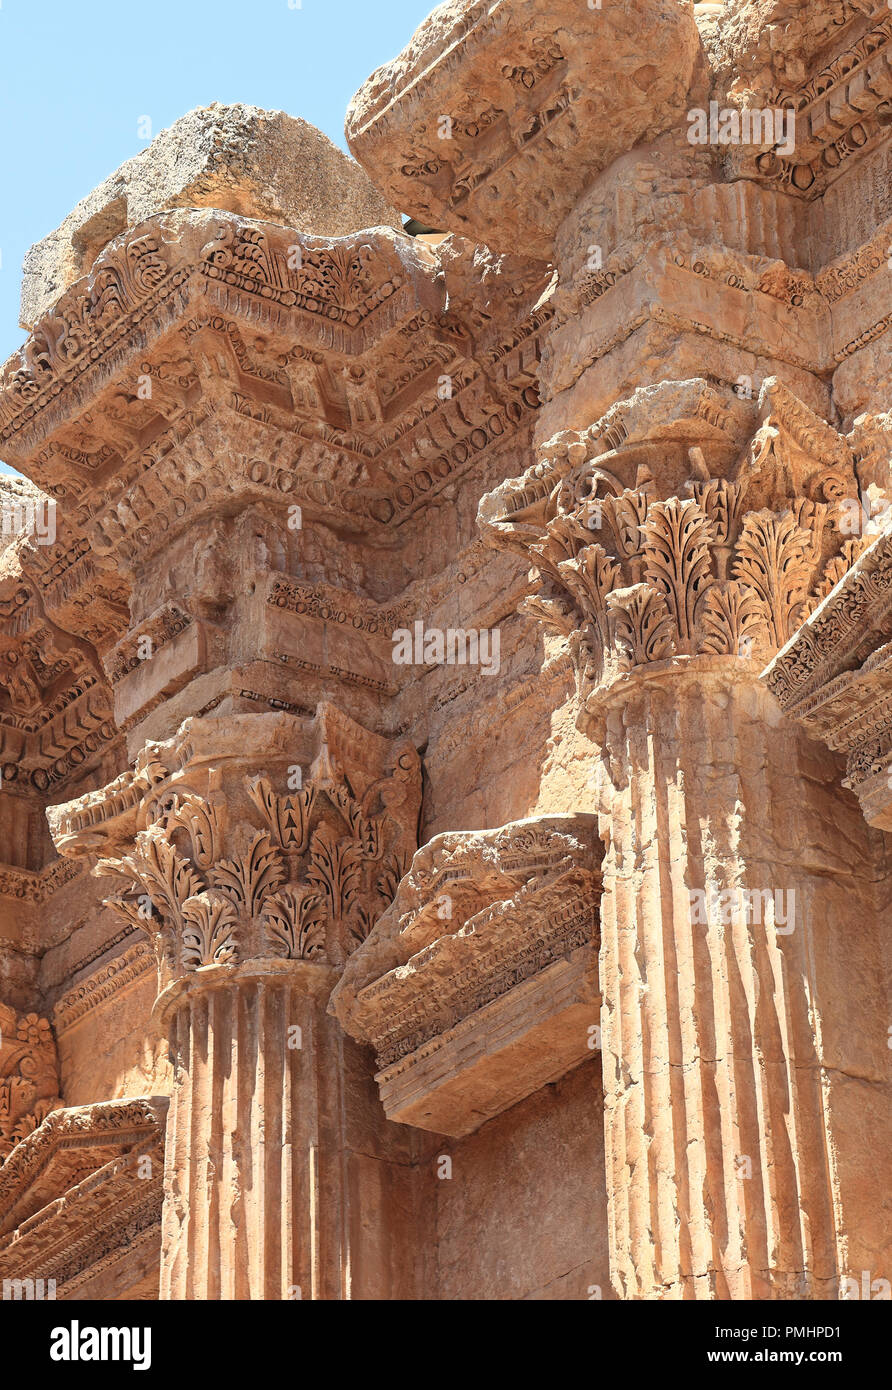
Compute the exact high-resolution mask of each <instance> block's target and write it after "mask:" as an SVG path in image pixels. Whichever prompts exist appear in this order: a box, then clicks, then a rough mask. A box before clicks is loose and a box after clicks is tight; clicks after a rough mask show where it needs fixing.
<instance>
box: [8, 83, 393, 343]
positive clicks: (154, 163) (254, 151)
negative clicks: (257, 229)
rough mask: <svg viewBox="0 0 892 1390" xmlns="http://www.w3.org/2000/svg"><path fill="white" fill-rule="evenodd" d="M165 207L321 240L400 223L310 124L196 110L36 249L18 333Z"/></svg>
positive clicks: (28, 264) (224, 109)
mask: <svg viewBox="0 0 892 1390" xmlns="http://www.w3.org/2000/svg"><path fill="white" fill-rule="evenodd" d="M165 208H224V209H226V210H227V211H228V212H238V213H242V214H243V215H244V216H247V217H258V218H261V219H263V220H266V221H270V222H282V223H285V224H286V225H290V226H293V227H296V228H298V229H299V230H301V231H307V232H314V233H315V234H316V235H317V236H345V235H346V234H347V233H349V232H355V231H358V230H359V228H361V227H376V226H379V225H382V226H390V227H399V225H400V219H399V216H398V214H397V212H396V211H395V210H394V208H392V207H391V206H390V204H389V203H387V202H386V201H385V200H384V199H383V198H382V197H381V196H380V194H379V193H378V192H377V191H376V189H375V188H373V187H372V185H371V183H370V182H369V180H368V179H367V178H366V177H365V176H364V175H363V172H362V170H361V169H359V168H358V167H357V166H356V164H354V162H353V161H352V160H351V159H349V158H348V157H347V156H346V155H345V154H343V153H342V151H341V150H339V149H338V148H337V146H336V145H333V144H332V143H331V141H330V140H329V139H328V137H327V136H325V135H323V134H322V132H321V131H320V130H316V129H315V127H314V126H311V125H308V124H307V122H306V121H302V120H299V119H297V118H296V117H294V116H288V115H286V114H285V112H284V111H262V110H260V108H259V107H256V106H240V105H236V106H221V105H220V104H219V103H214V105H212V106H200V107H197V108H196V110H194V111H190V112H189V113H188V115H185V116H181V117H180V119H179V120H178V121H174V123H173V125H172V126H170V127H169V128H168V129H167V130H163V131H162V132H161V133H160V135H157V136H156V137H155V139H154V140H153V141H152V143H151V144H150V145H149V146H148V147H147V148H146V149H145V150H143V151H142V152H141V153H140V154H138V155H136V156H134V158H133V159H128V160H127V162H126V164H122V165H121V167H120V169H116V170H115V172H114V173H113V174H110V175H109V177H108V178H107V179H106V180H105V182H104V183H101V184H100V185H99V187H98V188H94V190H93V192H92V193H90V194H88V196H87V197H86V198H84V199H83V201H82V202H80V203H78V205H77V207H76V208H75V209H74V210H73V212H71V213H70V214H69V215H68V217H66V219H65V221H64V222H63V223H62V224H61V226H59V227H57V228H56V230H55V231H54V232H51V233H50V234H49V236H46V237H44V239H43V240H42V241H39V242H37V243H36V245H34V246H32V248H31V250H30V251H29V252H28V255H27V257H26V259H25V268H24V275H23V280H22V306H21V326H22V327H23V328H32V327H33V326H34V324H35V323H36V322H37V320H38V319H39V318H40V317H41V315H42V314H44V313H45V312H46V310H47V309H48V308H49V307H50V305H51V304H52V303H53V302H54V301H55V300H56V299H58V297H59V295H60V294H61V293H62V291H63V290H66V289H67V288H68V286H69V285H70V284H72V283H73V282H74V281H75V280H79V279H80V277H81V276H82V275H85V274H87V273H88V271H89V270H90V269H91V267H92V265H93V263H94V261H95V260H96V257H97V256H98V255H99V253H100V252H101V251H102V250H103V249H104V248H105V247H106V246H107V245H108V243H109V242H110V241H112V240H113V239H114V238H115V237H118V236H120V235H121V234H122V233H124V232H126V231H127V229H128V228H130V227H136V226H138V225H139V223H140V222H144V221H145V220H146V218H147V217H151V216H153V215H154V214H155V213H158V212H161V211H162V210H163V209H165Z"/></svg>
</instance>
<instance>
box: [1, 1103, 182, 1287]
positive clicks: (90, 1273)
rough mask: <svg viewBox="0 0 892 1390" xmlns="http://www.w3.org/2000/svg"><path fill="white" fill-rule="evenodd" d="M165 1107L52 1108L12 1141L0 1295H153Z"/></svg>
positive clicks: (5, 1174) (4, 1174) (5, 1172)
mask: <svg viewBox="0 0 892 1390" xmlns="http://www.w3.org/2000/svg"><path fill="white" fill-rule="evenodd" d="M167 1105H168V1102H167V1097H166V1096H151V1097H145V1098H139V1099H135V1098H134V1099H126V1100H113V1101H101V1102H98V1103H97V1104H95V1105H85V1106H79V1107H77V1108H74V1109H63V1110H57V1111H55V1112H54V1113H53V1114H52V1115H50V1116H48V1118H47V1119H45V1120H44V1121H43V1123H42V1124H41V1125H40V1126H39V1127H38V1128H37V1129H35V1130H34V1131H33V1133H32V1134H31V1135H30V1136H29V1137H28V1138H27V1139H26V1140H24V1142H22V1143H21V1144H19V1146H18V1148H17V1149H16V1150H15V1154H14V1156H13V1157H12V1158H11V1159H10V1160H9V1161H7V1163H6V1164H5V1165H4V1166H3V1167H2V1168H0V1279H2V1281H3V1284H4V1290H6V1284H7V1281H10V1292H9V1293H8V1295H7V1293H6V1292H4V1297H7V1296H8V1297H9V1298H11V1299H13V1300H14V1299H22V1298H31V1299H33V1298H35V1297H38V1298H48V1297H49V1298H56V1299H82V1298H102V1299H108V1298H115V1299H117V1298H157V1296H158V1274H157V1270H158V1258H159V1254H160V1242H161V1204H162V1195H163V1188H162V1173H163V1166H164V1126H165V1120H166V1115H167ZM22 1281H24V1282H22ZM35 1286H37V1287H38V1288H39V1289H40V1292H38V1293H36V1294H35V1291H34V1290H35ZM50 1290H51V1291H50Z"/></svg>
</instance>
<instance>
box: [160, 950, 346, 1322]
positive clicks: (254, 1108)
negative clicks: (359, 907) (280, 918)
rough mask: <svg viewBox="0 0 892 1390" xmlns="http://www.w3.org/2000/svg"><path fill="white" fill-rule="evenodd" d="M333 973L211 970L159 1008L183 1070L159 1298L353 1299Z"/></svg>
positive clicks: (299, 965) (313, 968) (268, 967)
mask: <svg viewBox="0 0 892 1390" xmlns="http://www.w3.org/2000/svg"><path fill="white" fill-rule="evenodd" d="M336 977H337V972H335V971H333V970H332V969H331V968H330V967H326V966H324V965H313V964H311V963H303V962H298V961H276V960H266V961H257V962H252V963H250V964H249V965H246V966H239V967H236V969H235V970H232V969H231V968H229V967H226V966H222V967H218V968H213V967H212V968H211V970H210V971H209V972H208V973H207V974H200V975H195V976H192V977H190V978H189V979H187V980H185V981H182V982H178V983H176V984H175V985H173V986H171V987H170V988H169V989H168V990H167V991H166V993H165V994H164V995H162V996H161V998H160V999H159V1001H158V1006H157V1013H158V1017H159V1022H162V1023H163V1024H165V1025H166V1026H167V1029H168V1036H169V1039H170V1054H171V1058H172V1059H173V1063H174V1069H175V1079H174V1089H173V1095H172V1097H171V1109H170V1128H169V1130H168V1140H167V1149H166V1158H165V1180H164V1185H165V1205H164V1219H163V1236H162V1258H161V1297H162V1298H163V1299H185V1298H206V1299H289V1298H291V1299H294V1298H303V1299H319V1298H325V1299H344V1298H349V1296H350V1268H349V1258H348V1252H347V1250H346V1249H345V1248H344V1247H345V1241H344V1240H343V1239H342V1233H343V1221H344V1193H343V1183H342V1179H343V1173H342V1170H341V1152H340V1142H339V1141H340V1134H339V1126H338V1117H339V1114H340V1112H341V1109H342V1106H343V1093H342V1077H341V1073H340V1068H339V1057H338V1041H337V1039H336V1038H335V1037H334V1036H333V1033H334V1030H333V1029H332V1026H331V1021H330V1020H328V1021H326V1018H325V1004H326V1001H327V997H328V993H329V991H330V989H331V986H332V984H333V982H334V979H336Z"/></svg>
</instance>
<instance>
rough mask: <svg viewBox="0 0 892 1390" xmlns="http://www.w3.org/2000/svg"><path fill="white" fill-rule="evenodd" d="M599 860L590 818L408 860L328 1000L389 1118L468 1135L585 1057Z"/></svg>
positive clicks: (480, 836)
mask: <svg viewBox="0 0 892 1390" xmlns="http://www.w3.org/2000/svg"><path fill="white" fill-rule="evenodd" d="M600 854H601V850H600V843H599V841H598V838H597V832H596V825H595V818H594V817H592V816H551V817H542V818H538V819H533V820H529V821H519V822H516V823H515V824H512V825H507V826H503V827H501V829H499V830H488V831H473V832H466V833H447V834H444V835H437V836H435V837H434V839H433V840H431V841H430V843H429V844H428V845H426V846H425V847H424V849H422V850H419V851H418V853H417V854H416V855H415V858H414V860H413V861H412V866H411V868H410V869H409V872H408V873H407V875H406V877H405V878H404V879H403V881H402V882H401V883H400V885H399V888H398V889H397V892H396V897H395V898H394V901H393V904H392V906H391V907H390V908H389V909H388V911H387V912H386V913H385V914H384V916H383V917H382V918H381V920H380V922H379V923H378V925H377V927H376V928H375V929H374V930H373V931H372V933H371V934H370V935H369V937H368V939H367V941H366V942H365V944H364V945H363V946H362V947H360V949H359V950H358V951H357V952H356V953H355V954H354V955H353V956H352V957H351V959H350V961H349V962H348V964H347V967H346V969H345V971H344V975H343V977H342V979H341V981H340V983H339V984H338V985H337V987H336V989H335V991H334V993H333V994H332V1000H331V1009H332V1011H333V1012H334V1013H335V1014H336V1016H337V1017H338V1018H339V1019H340V1021H341V1023H342V1024H343V1025H344V1027H345V1028H346V1029H347V1031H348V1032H350V1033H352V1034H353V1035H354V1036H355V1037H357V1038H359V1039H360V1040H361V1041H363V1042H369V1043H371V1045H372V1046H373V1047H374V1049H375V1053H376V1056H377V1060H378V1067H379V1074H378V1077H377V1080H378V1084H379V1088H380V1092H381V1099H382V1102H383V1104H384V1108H385V1110H386V1112H387V1114H388V1116H389V1117H390V1118H391V1119H394V1120H399V1121H400V1122H401V1123H404V1124H414V1125H418V1126H419V1127H420V1128H422V1129H432V1130H435V1131H438V1132H440V1133H446V1134H466V1133H469V1132H470V1131H471V1130H474V1129H477V1128H478V1127H479V1126H480V1125H481V1124H483V1123H484V1121H485V1120H487V1119H489V1118H491V1117H492V1116H493V1115H495V1114H498V1113H499V1112H500V1111H501V1110H503V1109H506V1108H507V1107H508V1106H510V1105H513V1104H515V1103H516V1101H518V1100H520V1099H522V1098H523V1096H525V1095H529V1094H531V1092H532V1091H534V1090H537V1089H538V1087H539V1086H541V1085H543V1084H544V1083H545V1081H546V1080H549V1081H551V1080H556V1079H557V1078H558V1077H559V1076H561V1075H563V1074H564V1073H565V1072H566V1071H568V1070H569V1069H570V1068H571V1067H573V1066H576V1065H578V1064H579V1063H580V1062H582V1061H584V1060H585V1059H586V1057H588V1056H590V1054H591V1041H590V1040H591V1037H592V1033H591V1028H592V1027H593V1026H594V1025H595V1024H596V1023H597V978H596V977H597V968H596V951H597V934H598V897H599V888H600V878H599V874H598V865H599V863H600Z"/></svg>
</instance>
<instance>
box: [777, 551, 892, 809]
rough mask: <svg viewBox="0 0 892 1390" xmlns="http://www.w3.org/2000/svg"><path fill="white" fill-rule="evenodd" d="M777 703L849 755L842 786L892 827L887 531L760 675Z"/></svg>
mask: <svg viewBox="0 0 892 1390" xmlns="http://www.w3.org/2000/svg"><path fill="white" fill-rule="evenodd" d="M765 680H766V683H767V685H768V688H769V690H771V692H772V694H773V695H774V696H775V697H776V698H777V700H778V701H779V703H780V705H781V708H782V709H783V710H784V711H785V712H786V713H787V714H789V715H790V716H791V717H792V718H794V719H797V720H798V721H799V722H800V724H802V726H803V728H804V729H806V730H807V732H808V733H809V734H811V735H812V736H813V737H814V738H819V739H822V740H823V742H824V743H826V744H827V746H828V747H829V748H832V749H834V750H835V751H838V752H840V753H843V754H844V755H845V757H846V759H847V776H846V779H845V784H846V786H848V787H851V789H852V790H853V791H854V792H855V794H856V795H857V797H858V800H859V801H860V803H861V807H862V809H863V811H864V815H865V817H866V818H867V820H868V821H869V822H870V824H871V825H876V826H879V827H880V828H881V829H884V830H892V530H890V529H889V528H888V527H887V528H886V530H885V531H884V533H883V534H882V535H880V536H878V537H877V538H876V539H874V540H873V542H872V544H870V546H869V548H868V549H866V550H865V551H864V553H863V554H862V555H861V556H860V558H859V559H858V560H857V561H856V562H855V564H854V565H853V566H852V568H851V569H850V570H848V572H847V573H846V574H844V575H843V577H842V578H841V579H840V580H839V582H838V584H837V585H836V586H835V588H833V589H832V590H831V591H830V593H829V594H828V595H827V596H826V598H824V599H823V601H822V602H821V603H820V604H819V605H818V606H817V607H816V608H815V610H814V612H813V613H811V614H810V615H809V617H808V618H807V620H806V621H805V623H804V624H803V625H802V627H801V628H799V629H798V631H797V632H796V633H795V634H794V635H793V636H792V637H791V639H790V641H789V642H787V644H786V645H785V646H784V648H783V650H782V651H781V652H779V653H778V655H777V656H776V657H775V659H774V661H773V662H772V663H771V664H770V666H769V667H768V669H767V671H766V673H765Z"/></svg>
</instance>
